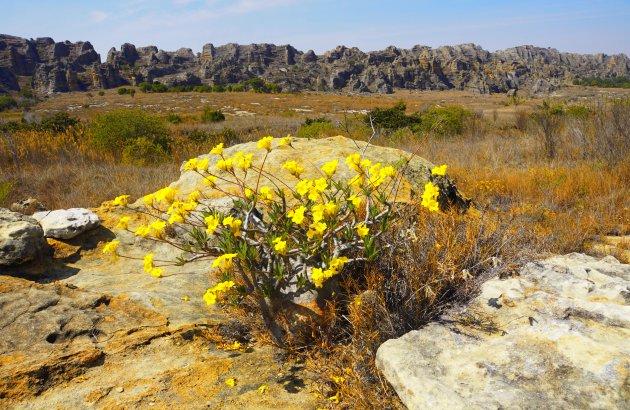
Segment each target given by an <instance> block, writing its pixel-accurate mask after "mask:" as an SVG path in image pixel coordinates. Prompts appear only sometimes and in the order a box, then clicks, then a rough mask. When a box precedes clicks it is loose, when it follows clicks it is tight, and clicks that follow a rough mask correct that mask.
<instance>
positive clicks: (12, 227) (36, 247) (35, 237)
mask: <svg viewBox="0 0 630 410" xmlns="http://www.w3.org/2000/svg"><path fill="white" fill-rule="evenodd" d="M44 244H45V242H44V231H43V230H42V227H41V226H39V224H38V223H37V221H36V220H35V219H33V218H31V217H29V216H25V215H22V214H19V213H17V212H12V211H9V210H8V209H5V208H0V265H18V264H21V263H23V262H27V261H30V260H32V259H33V258H34V257H35V256H36V255H37V254H38V253H39V252H40V250H41V249H42V247H43V246H44Z"/></svg>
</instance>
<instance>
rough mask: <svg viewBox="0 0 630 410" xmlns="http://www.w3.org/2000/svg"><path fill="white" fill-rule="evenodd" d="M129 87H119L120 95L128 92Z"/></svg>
mask: <svg viewBox="0 0 630 410" xmlns="http://www.w3.org/2000/svg"><path fill="white" fill-rule="evenodd" d="M127 91H128V89H127V88H125V87H121V88H119V89H118V95H125V94H127Z"/></svg>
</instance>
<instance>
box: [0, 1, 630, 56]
mask: <svg viewBox="0 0 630 410" xmlns="http://www.w3.org/2000/svg"><path fill="white" fill-rule="evenodd" d="M0 7H1V10H2V13H0V33H2V34H11V35H15V36H20V37H25V38H37V37H52V38H53V39H54V40H55V41H64V40H70V41H72V42H75V41H90V42H91V43H92V45H93V46H94V47H95V48H96V50H97V52H99V53H100V54H101V59H102V60H105V58H106V56H107V51H108V50H109V49H110V48H111V47H116V48H117V49H120V45H121V44H123V43H126V42H128V43H132V44H135V45H136V46H137V47H140V46H147V45H155V46H157V47H158V48H160V49H163V50H167V51H174V50H177V49H178V48H180V47H186V48H192V49H193V51H194V52H199V51H201V48H202V46H203V45H204V44H206V43H213V44H214V45H215V46H218V45H222V44H226V43H240V44H250V43H274V44H278V45H280V44H291V45H292V46H294V47H295V48H297V49H298V50H302V51H306V50H309V49H312V50H314V51H315V52H316V53H317V54H322V53H323V52H325V51H327V50H332V49H334V48H335V47H336V46H338V45H342V44H343V45H345V46H348V47H358V48H360V49H361V50H363V51H373V50H379V49H383V48H385V47H387V46H390V45H395V46H397V47H399V48H411V47H413V46H414V45H416V44H421V45H427V46H431V47H438V46H441V45H455V44H462V43H475V44H479V45H481V46H482V47H484V48H485V49H487V50H490V51H495V50H499V49H505V48H509V47H514V46H518V45H526V44H531V45H535V46H540V47H553V48H556V49H558V50H560V51H564V52H574V53H583V54H591V53H600V52H601V53H606V54H617V53H625V54H627V55H630V0H572V1H565V0H544V1H543V0H521V1H511V0H475V1H473V0H384V1H383V0H381V1H376V0H105V1H90V0H20V1H15V0H0Z"/></svg>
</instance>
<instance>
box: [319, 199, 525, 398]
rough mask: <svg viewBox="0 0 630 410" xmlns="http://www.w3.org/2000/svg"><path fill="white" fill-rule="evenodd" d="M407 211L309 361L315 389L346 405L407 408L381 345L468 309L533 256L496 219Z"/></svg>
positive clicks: (354, 283)
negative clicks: (383, 363)
mask: <svg viewBox="0 0 630 410" xmlns="http://www.w3.org/2000/svg"><path fill="white" fill-rule="evenodd" d="M406 214H407V215H409V216H408V217H406V218H405V219H404V220H400V221H397V222H396V223H395V224H394V225H393V226H392V228H391V230H389V231H388V234H387V235H386V236H385V237H384V238H382V250H381V253H380V255H379V257H378V259H377V261H376V262H374V263H373V264H370V265H368V266H366V267H365V268H364V269H361V270H358V271H355V272H353V273H352V274H349V275H347V276H346V277H345V278H344V280H343V281H341V283H340V287H341V292H340V293H341V294H347V295H350V297H349V298H348V299H347V300H344V301H337V302H336V303H335V304H334V306H333V305H331V306H330V308H331V310H332V309H334V311H333V312H331V313H330V314H331V317H330V318H329V319H330V320H329V322H328V327H327V328H325V329H321V330H320V331H321V337H320V346H319V349H316V350H315V351H313V352H312V353H311V356H310V358H309V361H308V363H309V366H308V367H309V369H310V371H311V372H312V373H313V374H314V379H315V380H317V381H318V382H317V383H315V392H316V393H317V394H320V395H322V396H323V398H330V397H333V400H334V398H335V396H334V395H336V394H337V393H338V395H337V396H336V397H338V398H341V399H342V406H341V408H356V409H363V408H383V409H386V408H391V409H394V408H403V407H402V405H401V404H400V402H399V400H398V398H397V396H396V394H395V392H394V391H393V390H392V389H391V387H390V386H389V385H388V384H387V382H386V381H385V380H384V379H383V378H382V376H381V375H380V374H379V372H378V371H377V370H376V368H375V364H374V359H375V354H376V351H377V349H378V347H379V346H380V345H381V344H382V343H383V342H384V341H386V340H388V339H391V338H396V337H400V336H402V335H403V334H405V333H407V332H408V331H410V330H413V329H418V328H420V327H422V326H423V325H425V324H427V323H428V322H429V321H431V320H434V319H436V318H437V317H438V316H439V315H440V314H442V313H443V312H444V311H445V310H446V309H448V308H450V307H452V306H457V305H461V304H462V303H464V302H465V301H466V300H468V299H469V297H470V296H471V295H473V294H474V292H475V290H476V289H478V285H479V284H480V283H481V282H483V280H485V279H486V278H487V277H489V276H491V275H498V274H502V273H506V272H509V271H511V270H512V269H513V268H514V266H516V265H517V264H518V263H520V262H521V260H523V259H524V258H527V257H528V256H529V255H527V254H525V253H524V252H523V250H524V249H530V248H529V246H528V241H530V240H531V238H530V235H527V234H526V233H525V232H521V229H520V228H518V227H517V226H516V225H514V224H512V223H511V221H510V220H502V219H501V217H499V216H497V215H490V214H481V213H478V212H472V213H471V215H467V216H466V215H460V214H457V213H455V212H453V213H444V214H439V215H437V214H429V213H428V212H425V211H423V210H421V209H419V208H416V207H414V208H412V209H410V210H409V212H408V213H406ZM475 214H476V215H475ZM338 377H343V378H344V380H343V381H342V382H340V381H339V380H340V379H338Z"/></svg>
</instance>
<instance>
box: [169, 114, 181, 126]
mask: <svg viewBox="0 0 630 410" xmlns="http://www.w3.org/2000/svg"><path fill="white" fill-rule="evenodd" d="M166 121H168V122H170V123H171V124H181V123H182V117H180V116H179V115H177V114H169V115H167V116H166Z"/></svg>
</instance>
